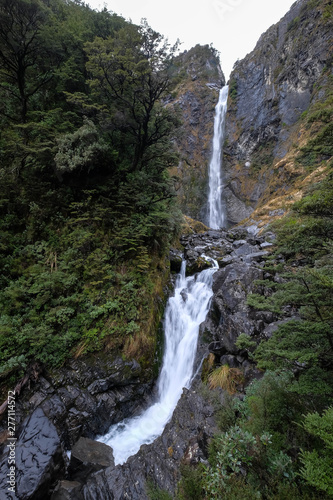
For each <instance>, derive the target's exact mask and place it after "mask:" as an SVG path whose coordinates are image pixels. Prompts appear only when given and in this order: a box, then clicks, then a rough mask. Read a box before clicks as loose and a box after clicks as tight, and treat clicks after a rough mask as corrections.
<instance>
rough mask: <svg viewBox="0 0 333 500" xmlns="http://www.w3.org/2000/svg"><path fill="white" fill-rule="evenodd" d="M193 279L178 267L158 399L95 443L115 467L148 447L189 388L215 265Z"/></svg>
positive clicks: (167, 314)
mask: <svg viewBox="0 0 333 500" xmlns="http://www.w3.org/2000/svg"><path fill="white" fill-rule="evenodd" d="M211 260H212V261H213V259H211ZM213 264H214V267H212V268H210V269H206V270H204V271H202V272H201V273H200V274H198V275H197V276H191V277H188V278H186V277H185V266H186V263H185V262H183V263H182V269H181V273H180V274H179V275H178V277H177V281H176V286H175V295H174V296H173V297H171V298H170V299H169V301H168V304H167V307H166V311H165V319H164V334H165V352H164V358H163V364H162V369H161V373H160V376H159V379H158V382H157V384H158V386H157V387H158V397H157V400H156V402H155V403H154V404H152V405H151V406H150V407H149V408H148V409H147V410H146V411H145V412H144V413H143V414H142V415H140V416H138V417H134V418H131V419H126V420H124V421H123V422H120V423H118V424H116V425H113V426H112V427H111V428H110V429H109V432H108V433H107V434H106V435H104V436H102V437H100V438H99V439H98V440H99V441H101V442H103V443H106V444H108V445H109V446H111V447H112V448H113V454H114V458H115V463H116V464H122V463H124V462H126V460H127V459H128V457H130V456H132V455H135V454H136V453H137V452H138V451H139V449H140V446H141V445H142V444H149V443H152V442H153V441H154V440H155V439H156V438H157V437H158V436H160V435H161V434H162V432H163V429H164V427H165V425H166V424H167V422H168V421H169V420H170V418H171V416H172V413H173V411H174V409H175V407H176V405H177V402H178V400H179V398H180V396H181V394H182V390H183V387H189V385H190V383H191V380H192V376H193V368H194V359H195V354H196V349H197V340H198V333H199V325H200V323H202V322H203V321H204V320H205V318H206V315H207V312H208V308H209V302H210V298H211V297H212V295H213V292H212V281H213V274H214V272H215V271H216V269H217V267H218V265H217V262H216V261H213Z"/></svg>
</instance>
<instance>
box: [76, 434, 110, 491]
mask: <svg viewBox="0 0 333 500" xmlns="http://www.w3.org/2000/svg"><path fill="white" fill-rule="evenodd" d="M110 465H114V458H113V452H112V448H111V447H110V446H108V445H106V444H104V443H100V442H98V441H93V440H92V439H87V438H84V437H81V438H80V439H79V440H78V442H77V443H76V444H75V445H74V447H73V449H72V453H71V460H70V463H69V469H68V472H69V475H70V477H71V478H72V479H74V480H76V481H81V482H84V481H85V479H86V477H87V476H88V475H89V474H91V473H92V472H96V471H99V470H101V469H105V468H106V467H110Z"/></svg>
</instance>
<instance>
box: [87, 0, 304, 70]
mask: <svg viewBox="0 0 333 500" xmlns="http://www.w3.org/2000/svg"><path fill="white" fill-rule="evenodd" d="M294 1H295V0H166V1H164V2H159V1H157V0H105V1H104V0H86V2H87V3H88V4H89V5H90V6H91V7H92V8H93V9H97V10H101V9H103V7H104V6H105V7H106V8H107V9H108V10H110V11H112V12H115V13H116V14H119V15H122V16H123V17H125V19H130V20H131V21H132V22H134V23H140V21H141V19H142V18H146V19H147V21H148V23H149V25H150V26H151V27H152V28H153V29H154V30H155V31H158V32H159V33H161V34H163V35H164V36H165V37H167V38H168V39H169V41H170V42H171V43H174V42H175V41H176V40H177V38H179V39H180V41H181V42H182V45H181V50H185V49H190V48H191V47H194V45H196V44H197V43H200V44H201V45H204V44H207V43H208V44H211V43H212V44H213V47H215V48H216V49H217V50H218V51H219V52H220V59H221V66H222V70H223V72H224V74H225V76H226V78H228V76H229V74H230V71H231V69H232V67H233V65H234V63H235V62H236V61H237V59H242V58H243V57H244V56H245V55H246V54H248V53H249V52H250V51H251V50H252V49H253V48H254V46H255V44H256V42H257V40H258V39H259V37H260V35H261V34H262V33H263V32H264V31H266V30H267V29H268V28H269V27H270V26H271V25H272V24H275V23H276V22H278V21H279V20H280V19H281V17H283V16H284V14H286V13H287V11H288V10H289V8H290V7H291V5H292V4H293V3H294Z"/></svg>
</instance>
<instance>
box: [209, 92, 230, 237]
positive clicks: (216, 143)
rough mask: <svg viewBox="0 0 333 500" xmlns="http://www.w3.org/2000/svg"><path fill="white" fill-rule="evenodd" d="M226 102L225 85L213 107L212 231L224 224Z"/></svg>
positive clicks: (210, 210) (210, 176)
mask: <svg viewBox="0 0 333 500" xmlns="http://www.w3.org/2000/svg"><path fill="white" fill-rule="evenodd" d="M227 100H228V86H227V85H226V86H225V87H223V88H222V89H221V90H220V95H219V100H218V103H217V105H216V107H215V118H214V136H213V154H212V158H211V160H210V164H209V196H208V209H209V216H208V225H209V227H211V228H212V229H219V228H221V227H223V226H224V223H225V214H224V209H223V205H222V176H221V167H222V147H223V138H224V137H223V136H224V123H225V115H226V112H227Z"/></svg>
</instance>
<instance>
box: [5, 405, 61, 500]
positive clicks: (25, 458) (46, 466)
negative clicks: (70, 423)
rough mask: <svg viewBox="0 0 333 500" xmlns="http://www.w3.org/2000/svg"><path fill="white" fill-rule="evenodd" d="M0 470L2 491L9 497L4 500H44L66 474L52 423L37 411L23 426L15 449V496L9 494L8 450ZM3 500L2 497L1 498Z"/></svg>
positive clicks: (42, 413)
mask: <svg viewBox="0 0 333 500" xmlns="http://www.w3.org/2000/svg"><path fill="white" fill-rule="evenodd" d="M5 450H6V451H5V453H4V455H3V458H2V465H1V466H0V489H1V491H2V493H4V492H6V493H5V494H7V493H8V495H7V496H4V498H8V499H10V498H19V499H20V500H28V499H33V500H45V499H46V498H48V492H49V491H50V489H51V488H52V485H53V484H55V482H56V480H57V479H58V477H59V476H60V475H61V474H64V471H65V455H64V452H63V449H62V446H61V442H60V438H59V435H58V433H57V430H56V428H55V426H54V425H53V423H52V422H51V421H50V420H49V419H48V418H47V417H46V416H45V414H44V412H43V410H42V409H41V408H38V409H37V410H35V411H34V412H33V413H32V415H30V416H29V417H28V418H27V419H26V420H25V421H24V422H23V425H22V429H21V432H20V435H19V438H18V439H17V441H16V445H15V447H14V448H13V450H14V455H15V482H16V495H14V494H11V493H9V492H8V489H7V487H8V485H6V484H4V483H6V481H7V479H6V478H7V474H8V472H9V469H8V465H9V464H8V458H9V454H8V453H10V448H9V447H6V448H5ZM0 498H1V500H2V497H0Z"/></svg>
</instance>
